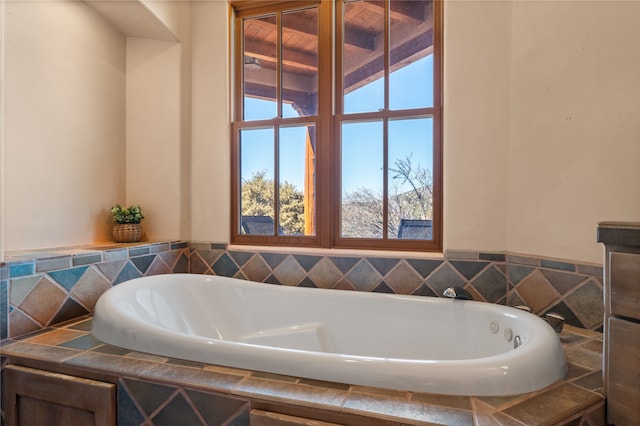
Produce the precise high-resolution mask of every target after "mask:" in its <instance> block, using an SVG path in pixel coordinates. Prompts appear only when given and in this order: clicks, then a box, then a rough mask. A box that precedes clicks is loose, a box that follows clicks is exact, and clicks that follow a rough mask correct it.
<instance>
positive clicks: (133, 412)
mask: <svg viewBox="0 0 640 426" xmlns="http://www.w3.org/2000/svg"><path fill="white" fill-rule="evenodd" d="M117 394H118V397H117V398H116V400H117V404H118V409H117V412H118V416H117V417H118V426H140V425H141V424H142V423H143V422H144V420H145V416H143V415H142V413H140V410H139V409H138V407H137V406H136V404H135V402H134V401H133V399H132V398H131V395H129V393H128V392H127V390H126V389H125V387H124V386H123V385H122V384H121V383H118V390H117Z"/></svg>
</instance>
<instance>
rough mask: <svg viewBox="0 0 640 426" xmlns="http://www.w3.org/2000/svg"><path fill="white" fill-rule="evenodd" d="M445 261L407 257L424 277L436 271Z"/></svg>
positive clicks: (409, 262) (410, 263)
mask: <svg viewBox="0 0 640 426" xmlns="http://www.w3.org/2000/svg"><path fill="white" fill-rule="evenodd" d="M443 262H444V261H443V260H430V259H407V263H408V264H409V265H411V267H413V269H415V270H416V272H417V273H418V274H420V276H422V278H427V277H428V276H429V274H431V273H432V272H433V271H435V270H436V269H437V268H438V267H439V266H440V265H442V263H443Z"/></svg>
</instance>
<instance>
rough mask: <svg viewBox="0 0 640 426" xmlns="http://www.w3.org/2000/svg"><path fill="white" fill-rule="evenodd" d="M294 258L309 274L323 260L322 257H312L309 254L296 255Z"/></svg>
mask: <svg viewBox="0 0 640 426" xmlns="http://www.w3.org/2000/svg"><path fill="white" fill-rule="evenodd" d="M293 257H294V258H295V259H296V261H297V262H298V263H299V264H300V266H302V267H303V268H304V270H305V271H307V272H309V271H310V270H311V268H313V267H314V266H316V264H317V263H318V262H319V261H320V260H321V259H322V256H310V255H307V254H294V255H293Z"/></svg>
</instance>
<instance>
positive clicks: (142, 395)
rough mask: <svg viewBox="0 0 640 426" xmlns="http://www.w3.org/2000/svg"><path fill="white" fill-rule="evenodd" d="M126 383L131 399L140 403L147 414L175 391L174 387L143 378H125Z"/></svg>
mask: <svg viewBox="0 0 640 426" xmlns="http://www.w3.org/2000/svg"><path fill="white" fill-rule="evenodd" d="M124 383H125V384H126V386H127V388H128V389H129V391H130V396H131V399H133V400H134V401H136V402H137V403H138V405H139V406H140V408H142V410H143V413H145V414H146V415H149V414H151V413H153V412H154V411H156V410H157V409H158V407H160V406H161V405H162V404H163V403H164V402H165V401H166V400H167V398H169V397H170V396H171V394H172V393H174V392H175V388H174V387H170V386H164V385H160V384H156V383H151V382H145V381H142V380H135V379H125V380H124ZM119 414H120V413H118V415H119Z"/></svg>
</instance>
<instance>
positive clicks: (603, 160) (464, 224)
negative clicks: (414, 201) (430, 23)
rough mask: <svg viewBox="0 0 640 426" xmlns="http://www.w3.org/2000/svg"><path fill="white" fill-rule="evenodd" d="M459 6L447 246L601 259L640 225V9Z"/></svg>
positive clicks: (618, 5) (449, 96) (450, 17)
mask: <svg viewBox="0 0 640 426" xmlns="http://www.w3.org/2000/svg"><path fill="white" fill-rule="evenodd" d="M445 11H446V14H445V16H446V19H445V28H446V36H445V64H446V69H445V129H444V135H445V141H444V143H445V191H446V192H445V246H446V248H448V249H474V250H475V249H477V250H483V249H496V248H498V249H502V250H507V251H511V252H516V253H526V254H536V255H542V256H550V257H557V258H564V259H574V260H581V261H588V262H601V259H602V252H603V249H602V246H601V245H599V244H597V243H596V241H595V240H596V226H597V223H598V222H600V221H606V220H627V221H630V220H635V221H639V220H640V167H638V164H640V2H625V1H622V2H615V1H601V2H598V1H584V2H582V1H573V2H567V1H518V2H513V3H510V2H490V1H449V2H447V3H446V8H445Z"/></svg>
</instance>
